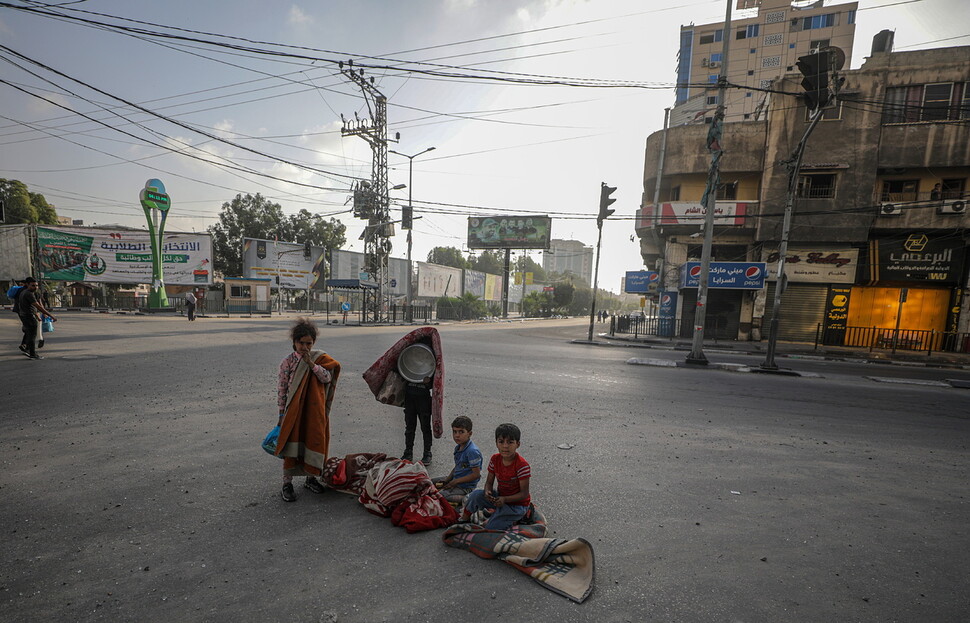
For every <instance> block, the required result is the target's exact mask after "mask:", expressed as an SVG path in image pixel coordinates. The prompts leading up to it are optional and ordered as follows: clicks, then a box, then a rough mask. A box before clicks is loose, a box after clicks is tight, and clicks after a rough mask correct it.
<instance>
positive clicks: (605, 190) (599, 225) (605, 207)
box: [587, 182, 616, 342]
mask: <svg viewBox="0 0 970 623" xmlns="http://www.w3.org/2000/svg"><path fill="white" fill-rule="evenodd" d="M614 192H616V187H615V186H607V185H606V182H600V211H599V215H598V216H597V217H596V229H597V230H599V233H598V234H597V235H596V270H595V271H594V272H593V298H592V300H590V303H589V336H588V337H587V339H588V340H589V341H590V342H592V341H593V323H594V322H595V321H596V288H597V287H598V285H599V280H600V246H601V245H602V243H603V221H605V220H606V219H607V218H609V217H610V216H611V215H612V214H613V213H614V212H616V210H610V209H609V207H610V206H611V205H613V203H615V202H616V199H612V198H610V195H612V194H613V193H614Z"/></svg>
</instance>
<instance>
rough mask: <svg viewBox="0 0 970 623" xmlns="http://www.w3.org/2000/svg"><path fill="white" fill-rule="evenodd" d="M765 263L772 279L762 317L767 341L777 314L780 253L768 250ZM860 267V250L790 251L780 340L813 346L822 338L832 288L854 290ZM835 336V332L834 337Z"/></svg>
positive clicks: (804, 248)
mask: <svg viewBox="0 0 970 623" xmlns="http://www.w3.org/2000/svg"><path fill="white" fill-rule="evenodd" d="M764 259H765V262H766V263H767V265H768V279H769V283H768V288H767V290H766V292H765V300H764V314H763V316H762V318H763V319H762V336H763V337H765V338H766V337H768V326H769V323H770V322H771V318H772V316H773V313H774V301H775V290H776V287H777V283H778V281H777V277H778V251H777V250H776V249H765V251H764ZM858 267H859V249H855V248H852V247H848V246H840V247H832V246H807V245H795V246H791V247H789V248H788V252H787V254H786V257H785V276H786V277H787V280H788V287H787V288H786V289H785V291H784V293H783V294H782V296H781V308H780V311H779V314H778V318H779V321H778V339H780V340H784V341H788V342H814V341H815V340H816V338H817V337H818V335H819V327H820V326H822V325H823V322H824V320H825V318H826V317H827V308H828V305H829V302H830V298H831V297H830V290H832V288H833V287H834V288H836V289H838V288H841V287H844V286H849V287H851V285H852V284H854V283H855V282H856V273H857V271H858ZM759 308H760V305H759ZM835 335H836V333H835V332H833V333H832V336H835ZM833 339H834V337H833Z"/></svg>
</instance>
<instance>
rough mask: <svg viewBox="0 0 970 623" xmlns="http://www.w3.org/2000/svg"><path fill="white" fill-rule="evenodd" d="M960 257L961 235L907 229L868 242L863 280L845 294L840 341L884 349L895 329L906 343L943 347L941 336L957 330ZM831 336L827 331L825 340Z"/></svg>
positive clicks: (962, 273) (963, 252)
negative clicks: (842, 330) (842, 334)
mask: <svg viewBox="0 0 970 623" xmlns="http://www.w3.org/2000/svg"><path fill="white" fill-rule="evenodd" d="M965 256H966V248H965V243H964V241H963V238H962V237H961V236H954V235H953V233H952V232H945V233H935V232H908V233H902V234H898V235H894V236H891V237H883V238H878V239H873V240H871V241H870V242H869V246H868V248H867V265H868V283H867V284H866V285H860V286H855V287H853V288H852V289H851V291H850V292H849V293H848V294H847V296H848V299H849V300H848V305H847V310H846V320H845V323H846V331H845V337H844V340H843V344H844V345H845V346H875V347H886V346H887V345H888V344H889V343H890V342H892V339H893V338H892V336H893V335H894V334H896V333H897V329H898V332H900V333H902V334H903V335H904V337H903V339H904V340H905V341H906V344H905V346H906V347H909V348H914V349H932V350H936V349H939V348H940V347H941V346H942V347H945V346H946V339H947V338H946V337H945V334H955V333H956V332H957V323H958V320H959V315H960V294H961V292H960V284H961V283H962V282H963V281H964V280H965V279H966V275H965V271H966V267H965V262H964V260H965ZM837 333H838V332H836V334H837ZM833 338H834V336H832V335H828V332H827V335H826V342H827V343H828V342H831V341H832V340H833ZM899 339H900V338H898V337H897V338H896V342H897V344H898V342H899Z"/></svg>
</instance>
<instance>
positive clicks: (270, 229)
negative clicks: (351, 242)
mask: <svg viewBox="0 0 970 623" xmlns="http://www.w3.org/2000/svg"><path fill="white" fill-rule="evenodd" d="M346 232H347V227H346V226H345V225H344V224H343V223H341V222H340V221H337V220H335V219H333V218H331V219H329V220H324V219H322V218H319V217H317V216H316V215H315V214H312V213H310V212H308V211H307V210H300V211H299V212H297V213H296V214H293V215H291V216H289V217H287V216H286V215H285V214H283V208H282V207H281V206H280V204H278V203H273V202H270V201H267V200H266V199H265V198H264V197H263V196H262V195H260V194H259V193H257V194H256V195H250V194H246V195H245V196H243V195H236V197H235V199H233V200H232V201H231V202H228V203H224V204H222V212H221V213H220V214H219V222H218V223H216V224H215V225H213V226H211V227H209V233H210V234H212V246H213V252H214V254H215V264H216V267H217V268H218V269H219V271H220V272H221V273H222V274H223V275H228V276H233V275H241V274H242V270H243V265H242V245H243V238H261V239H264V240H272V239H273V237H274V236H275V237H277V238H278V239H279V240H281V241H285V242H296V243H305V242H306V241H308V240H309V242H310V244H311V245H314V246H322V247H326V248H328V249H339V248H340V247H342V246H343V245H344V244H345V243H346V241H347V239H346Z"/></svg>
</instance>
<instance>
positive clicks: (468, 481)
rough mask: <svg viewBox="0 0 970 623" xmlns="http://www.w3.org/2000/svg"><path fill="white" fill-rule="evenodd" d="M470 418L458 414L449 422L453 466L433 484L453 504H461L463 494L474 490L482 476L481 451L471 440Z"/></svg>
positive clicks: (463, 498) (463, 497) (465, 494)
mask: <svg viewBox="0 0 970 623" xmlns="http://www.w3.org/2000/svg"><path fill="white" fill-rule="evenodd" d="M471 436H472V421H471V418H469V417H466V416H464V415H459V416H458V417H456V418H455V421H454V422H452V423H451V438H452V439H454V440H455V443H456V444H457V445H456V446H455V468H454V469H453V470H451V473H450V474H448V476H447V477H445V478H436V479H435V480H434V484H435V486H436V487H438V489H440V490H441V495H443V496H444V497H445V499H446V500H447V501H449V502H451V503H454V504H458V505H460V504H462V503H463V502H464V501H465V496H467V495H468V494H469V493H471V492H472V491H474V490H475V487H476V486H478V481H479V479H481V477H482V453H481V451H480V450H479V449H478V446H476V445H475V442H474V441H472V440H471Z"/></svg>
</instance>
